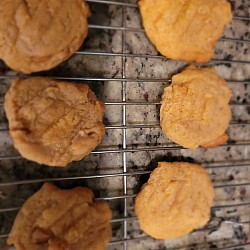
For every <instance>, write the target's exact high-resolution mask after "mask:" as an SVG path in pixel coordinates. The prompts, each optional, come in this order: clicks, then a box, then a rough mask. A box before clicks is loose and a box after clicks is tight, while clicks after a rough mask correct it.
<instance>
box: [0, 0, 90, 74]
mask: <svg viewBox="0 0 250 250" xmlns="http://www.w3.org/2000/svg"><path fill="white" fill-rule="evenodd" d="M89 15H90V11H89V8H88V5H87V4H86V3H85V0H64V1H61V0H50V1H45V0H33V1H31V0H26V1H25V0H5V1H0V58H1V59H2V60H4V61H5V63H6V64H7V65H8V66H9V67H10V68H12V69H14V70H16V71H21V72H24V73H31V72H36V71H43V70H48V69H51V68H53V67H55V66H57V65H58V64H59V63H61V62H63V61H64V60H66V59H68V58H69V57H70V56H71V55H72V54H73V53H74V52H75V51H76V50H78V49H79V48H80V46H81V44H82V43H83V41H84V39H85V38H86V36H87V31H88V22H87V18H88V16H89Z"/></svg>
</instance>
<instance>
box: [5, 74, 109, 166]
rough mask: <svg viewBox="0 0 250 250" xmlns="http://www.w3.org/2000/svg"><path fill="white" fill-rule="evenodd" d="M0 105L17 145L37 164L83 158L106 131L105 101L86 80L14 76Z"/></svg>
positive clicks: (55, 164) (25, 155)
mask: <svg viewBox="0 0 250 250" xmlns="http://www.w3.org/2000/svg"><path fill="white" fill-rule="evenodd" d="M4 107H5V112H6V116H7V118H8V120H9V128H10V136H11V137H12V139H13V141H14V146H15V148H16V149H17V150H18V151H19V152H20V154H21V155H22V156H23V157H25V158H27V159H29V160H32V161H36V162H38V163H40V164H46V165H50V166H65V165H67V164H68V163H69V162H71V161H77V160H81V159H82V158H83V157H85V156H86V155H88V154H89V153H90V152H91V151H92V150H93V149H94V148H95V147H96V146H97V145H98V144H99V143H100V142H101V140H102V138H103V136H104V130H105V128H104V125H103V123H102V119H103V114H104V104H103V103H102V102H100V101H98V100H97V99H96V97H95V95H94V93H93V92H92V91H91V90H90V89H89V87H88V86H87V85H85V84H74V83H69V82H59V81H55V80H52V79H49V78H42V77H37V78H36V77H34V78H27V79H16V80H15V81H14V82H13V83H12V86H11V88H10V89H9V91H8V92H7V94H6V96H5V103H4Z"/></svg>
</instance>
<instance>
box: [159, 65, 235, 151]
mask: <svg viewBox="0 0 250 250" xmlns="http://www.w3.org/2000/svg"><path fill="white" fill-rule="evenodd" d="M231 95H232V94H231V91H230V89H229V88H228V85H227V83H226V82H225V81H224V80H223V79H222V78H221V77H220V76H219V75H218V74H217V72H216V70H215V69H214V68H196V67H194V66H189V67H187V68H186V69H184V70H183V71H182V72H181V73H180V74H177V75H175V76H173V78H172V84H171V85H170V86H168V87H166V88H165V89H164V94H163V96H162V105H161V109H160V124H161V127H162V130H163V132H164V133H165V134H166V135H167V136H168V137H169V138H170V139H171V140H172V141H174V142H176V143H178V144H180V145H182V146H184V147H186V148H189V149H193V150H194V149H196V148H197V147H198V146H202V147H204V148H212V147H216V146H218V145H220V144H224V143H225V142H226V141H227V139H228V136H227V135H226V134H225V131H226V129H227V127H228V124H229V121H230V118H231V110H230V107H229V105H228V103H229V100H230V98H231Z"/></svg>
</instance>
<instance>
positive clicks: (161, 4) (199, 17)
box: [139, 0, 232, 62]
mask: <svg viewBox="0 0 250 250" xmlns="http://www.w3.org/2000/svg"><path fill="white" fill-rule="evenodd" d="M139 8H140V12H141V15H142V21H143V26H144V28H145V31H146V33H147V36H148V37H149V39H150V40H151V42H152V43H153V44H154V45H155V46H156V49H157V50H158V51H159V52H160V53H161V54H162V55H164V56H167V57H169V58H172V59H174V60H183V61H188V62H207V61H209V60H210V59H211V57H212V56H213V54H214V48H213V47H214V45H215V43H216V42H217V40H218V38H219V37H220V36H221V34H222V32H223V29H224V26H225V25H226V24H228V23H229V22H230V21H231V19H232V13H231V7H230V4H229V3H228V2H227V1H226V0H209V1H208V0H174V1H173V0H157V1H152V0H139Z"/></svg>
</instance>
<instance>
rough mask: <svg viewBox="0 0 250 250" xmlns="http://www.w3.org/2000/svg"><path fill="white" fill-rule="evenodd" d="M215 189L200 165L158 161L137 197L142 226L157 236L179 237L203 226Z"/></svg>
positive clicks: (136, 208) (136, 204)
mask: <svg viewBox="0 0 250 250" xmlns="http://www.w3.org/2000/svg"><path fill="white" fill-rule="evenodd" d="M213 199H214V189H213V186H212V183H211V181H210V179H209V176H208V174H207V172H206V171H205V169H204V168H202V167H201V166H200V165H196V164H191V163H186V162H174V163H170V162H159V163H158V167H157V168H156V169H155V170H154V171H153V172H152V173H151V175H150V178H149V180H148V182H147V183H146V184H145V185H144V186H143V187H142V189H141V191H140V193H139V194H138V196H137V197H136V200H135V212H136V214H137V216H138V219H139V222H140V227H141V229H142V230H144V231H145V232H146V233H147V234H149V235H151V236H152V237H154V238H157V239H172V238H177V237H180V236H182V235H185V234H187V233H189V232H191V231H192V230H193V229H195V228H198V227H201V226H204V225H205V224H206V223H207V222H208V220H209V218H210V207H211V205H212V201H213Z"/></svg>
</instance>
